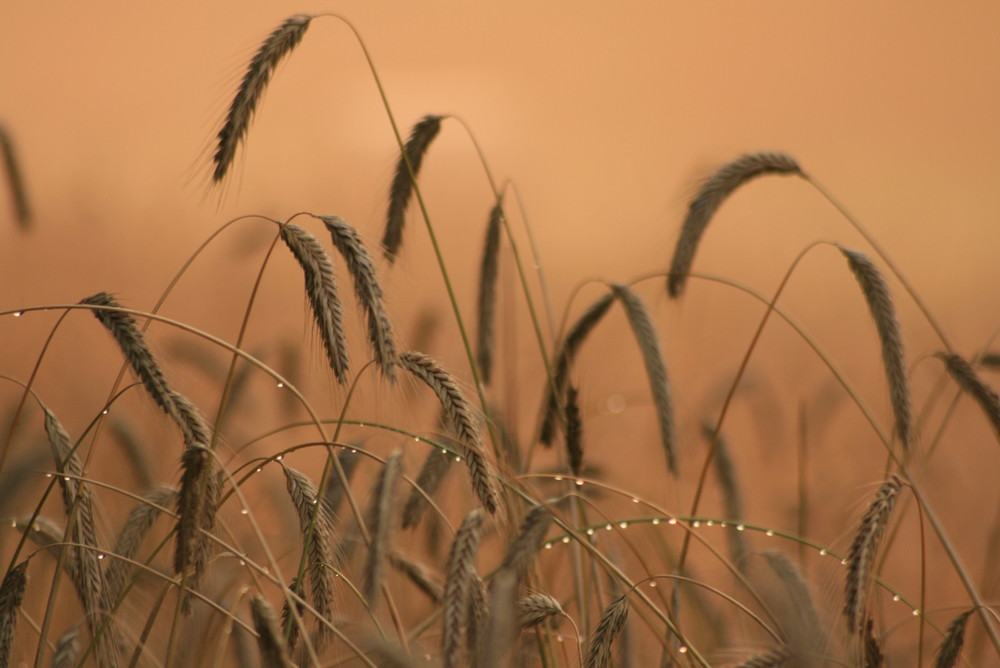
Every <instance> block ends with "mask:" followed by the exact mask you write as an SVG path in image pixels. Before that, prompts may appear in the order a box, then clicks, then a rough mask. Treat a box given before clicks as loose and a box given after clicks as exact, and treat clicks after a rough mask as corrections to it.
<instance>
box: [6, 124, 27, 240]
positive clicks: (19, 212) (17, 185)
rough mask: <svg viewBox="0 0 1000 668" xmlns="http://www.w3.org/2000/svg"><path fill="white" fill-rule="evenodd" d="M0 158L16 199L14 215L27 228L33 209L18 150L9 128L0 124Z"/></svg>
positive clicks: (12, 194)
mask: <svg viewBox="0 0 1000 668" xmlns="http://www.w3.org/2000/svg"><path fill="white" fill-rule="evenodd" d="M0 154H2V155H0V158H2V159H3V164H4V171H5V172H6V173H7V184H8V186H9V187H10V196H11V199H13V200H14V215H15V216H16V217H17V222H18V223H20V224H21V228H22V229H26V228H27V227H28V224H29V223H30V222H31V209H30V208H29V207H28V194H27V192H26V191H25V188H24V179H23V178H22V176H21V167H20V165H19V163H18V160H17V152H16V151H15V150H14V142H12V141H11V139H10V135H9V134H8V132H7V129H6V128H5V127H4V126H3V124H0Z"/></svg>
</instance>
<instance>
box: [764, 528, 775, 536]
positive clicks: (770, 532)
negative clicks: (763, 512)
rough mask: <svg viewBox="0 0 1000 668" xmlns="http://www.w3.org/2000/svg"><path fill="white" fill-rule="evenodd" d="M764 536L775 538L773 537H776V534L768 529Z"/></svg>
mask: <svg viewBox="0 0 1000 668" xmlns="http://www.w3.org/2000/svg"><path fill="white" fill-rule="evenodd" d="M764 535H765V536H773V535H774V532H773V531H771V530H770V529H768V530H767V531H765V532H764Z"/></svg>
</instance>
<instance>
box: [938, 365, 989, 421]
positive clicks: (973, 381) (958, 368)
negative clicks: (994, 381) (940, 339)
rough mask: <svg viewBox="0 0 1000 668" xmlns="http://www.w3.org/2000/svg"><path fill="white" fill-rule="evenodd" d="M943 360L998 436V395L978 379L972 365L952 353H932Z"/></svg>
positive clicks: (949, 371)
mask: <svg viewBox="0 0 1000 668" xmlns="http://www.w3.org/2000/svg"><path fill="white" fill-rule="evenodd" d="M934 356H935V357H937V358H938V359H940V360H941V361H943V362H944V364H945V366H946V367H947V368H948V373H949V374H951V377H952V378H953V379H954V380H955V382H956V383H958V386H959V387H960V388H962V389H963V390H965V391H966V392H968V393H969V394H970V395H972V398H973V399H975V400H976V403H978V404H979V407H980V408H982V409H983V412H984V413H986V417H987V418H989V421H990V424H992V425H993V429H994V431H996V434H997V437H998V438H1000V397H997V393H996V392H994V391H993V388H991V387H990V386H989V385H987V384H986V383H984V382H983V381H982V380H980V379H979V376H978V375H977V374H976V371H975V369H973V368H972V365H971V364H969V363H968V362H966V361H965V360H964V359H962V357H960V356H959V355H956V354H954V353H936V354H935V355H934Z"/></svg>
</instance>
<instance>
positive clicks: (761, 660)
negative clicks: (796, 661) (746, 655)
mask: <svg viewBox="0 0 1000 668" xmlns="http://www.w3.org/2000/svg"><path fill="white" fill-rule="evenodd" d="M791 658H792V657H791V654H789V653H788V650H787V649H785V648H784V647H775V648H774V649H772V650H769V651H767V652H764V653H763V654H758V655H756V656H754V657H751V658H750V659H748V660H747V661H744V662H743V663H741V664H740V665H739V666H737V667H736V668H777V667H778V666H784V665H790V664H789V661H790V660H791Z"/></svg>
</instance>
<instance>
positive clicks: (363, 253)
mask: <svg viewBox="0 0 1000 668" xmlns="http://www.w3.org/2000/svg"><path fill="white" fill-rule="evenodd" d="M320 220H322V221H323V224H324V225H326V229H327V230H329V231H330V236H331V238H332V240H333V245H334V246H335V247H336V248H337V250H338V251H339V252H340V254H341V256H343V258H344V262H346V263H347V270H348V271H349V272H350V273H351V277H352V278H353V279H354V294H356V295H357V297H358V303H359V304H361V307H362V308H363V309H364V310H365V313H367V315H368V340H369V342H370V343H371V345H372V349H373V350H374V351H375V362H376V363H377V364H378V367H379V370H381V371H382V375H383V376H385V377H386V378H387V379H388V380H389V381H395V380H396V364H397V363H398V358H399V353H397V352H396V344H395V341H394V337H393V333H392V322H391V321H390V320H389V313H388V312H387V311H386V309H385V296H384V294H383V293H382V286H381V285H380V284H379V281H378V276H377V274H376V272H375V264H374V263H373V262H372V259H371V256H370V255H369V254H368V251H367V250H366V249H365V246H364V244H363V243H362V242H361V237H360V236H359V235H358V231H357V230H356V229H354V228H353V227H351V226H350V225H348V224H347V222H345V221H344V220H343V219H342V218H340V217H338V216H320Z"/></svg>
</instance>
